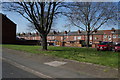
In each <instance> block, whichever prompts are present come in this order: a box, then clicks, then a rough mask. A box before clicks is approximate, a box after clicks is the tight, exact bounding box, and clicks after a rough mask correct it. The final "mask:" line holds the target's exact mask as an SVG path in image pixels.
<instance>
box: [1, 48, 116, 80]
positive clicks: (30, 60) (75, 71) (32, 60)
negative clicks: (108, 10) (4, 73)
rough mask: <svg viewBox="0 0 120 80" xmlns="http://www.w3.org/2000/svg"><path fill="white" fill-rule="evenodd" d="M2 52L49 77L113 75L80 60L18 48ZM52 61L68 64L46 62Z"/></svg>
mask: <svg viewBox="0 0 120 80" xmlns="http://www.w3.org/2000/svg"><path fill="white" fill-rule="evenodd" d="M2 53H3V55H2V57H3V58H5V59H7V60H10V61H8V62H11V61H12V62H11V63H13V62H16V63H18V64H21V65H24V66H26V70H27V71H30V72H31V71H32V70H34V73H33V74H36V73H37V74H39V75H41V76H43V77H47V78H49V77H52V78H78V79H79V78H86V79H87V78H99V77H102V78H106V76H107V77H109V76H110V77H111V75H109V76H108V75H106V74H108V73H109V72H107V73H105V72H102V71H103V70H104V69H106V68H104V67H102V68H101V67H99V66H94V65H89V64H82V63H81V64H80V63H78V62H73V61H68V60H61V59H56V58H54V57H50V56H45V55H40V54H39V55H33V54H30V53H24V52H20V51H16V50H11V49H3V52H2ZM51 61H52V62H53V61H64V62H67V64H65V65H62V66H57V67H54V66H50V65H47V64H44V63H46V62H51ZM70 67H72V68H70ZM84 67H85V68H84ZM92 67H93V68H92ZM31 69H32V70H31ZM32 72H33V71H32ZM39 72H40V73H39ZM88 72H89V73H88ZM100 72H101V73H102V74H101V73H100ZM110 72H111V73H113V74H114V75H116V72H115V70H113V71H111V70H110ZM22 73H24V72H22ZM41 73H42V74H41ZM99 73H100V74H99ZM93 74H94V75H93ZM104 75H105V76H104ZM114 75H113V78H114ZM63 80H64V79H63ZM109 80H111V79H109Z"/></svg>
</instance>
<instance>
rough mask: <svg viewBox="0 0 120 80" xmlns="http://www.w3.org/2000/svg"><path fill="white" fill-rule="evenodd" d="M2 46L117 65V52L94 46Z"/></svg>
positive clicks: (105, 64) (114, 66) (106, 64)
mask: <svg viewBox="0 0 120 80" xmlns="http://www.w3.org/2000/svg"><path fill="white" fill-rule="evenodd" d="M2 46H3V47H6V48H10V49H15V50H20V51H25V52H30V53H33V54H49V55H52V56H57V57H61V58H65V59H71V60H77V61H80V62H89V63H94V64H100V65H104V66H109V67H113V68H117V67H118V54H119V52H112V51H96V49H95V48H73V47H54V46H48V51H41V50H40V49H41V46H27V45H2Z"/></svg>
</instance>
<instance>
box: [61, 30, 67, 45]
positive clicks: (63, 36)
mask: <svg viewBox="0 0 120 80" xmlns="http://www.w3.org/2000/svg"><path fill="white" fill-rule="evenodd" d="M65 34H67V31H65V32H64V33H63V42H62V46H65V44H64V40H65V36H64V35H65Z"/></svg>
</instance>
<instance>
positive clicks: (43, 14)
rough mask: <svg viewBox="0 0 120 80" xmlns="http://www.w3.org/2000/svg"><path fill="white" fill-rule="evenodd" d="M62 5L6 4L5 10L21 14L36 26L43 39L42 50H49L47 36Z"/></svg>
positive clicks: (45, 3)
mask: <svg viewBox="0 0 120 80" xmlns="http://www.w3.org/2000/svg"><path fill="white" fill-rule="evenodd" d="M23 1H24V0H23ZM60 4H61V2H13V3H4V4H3V9H4V10H6V11H13V12H17V13H19V14H20V15H22V16H23V17H24V18H26V19H27V20H28V21H29V22H30V23H31V24H32V25H34V29H36V30H37V31H38V32H39V34H40V36H41V39H42V47H43V48H42V50H47V35H48V33H49V32H50V29H51V25H52V23H53V19H54V17H55V15H56V14H58V9H59V8H60V7H61V5H60Z"/></svg>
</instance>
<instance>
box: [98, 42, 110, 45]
mask: <svg viewBox="0 0 120 80" xmlns="http://www.w3.org/2000/svg"><path fill="white" fill-rule="evenodd" d="M108 43H109V42H101V43H100V45H106V44H108Z"/></svg>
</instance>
